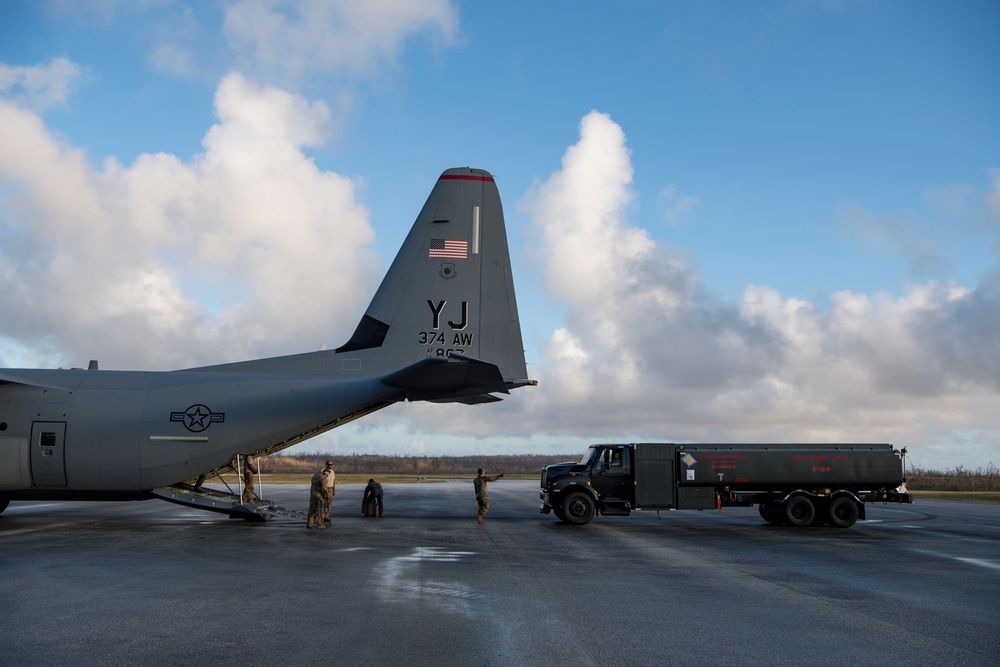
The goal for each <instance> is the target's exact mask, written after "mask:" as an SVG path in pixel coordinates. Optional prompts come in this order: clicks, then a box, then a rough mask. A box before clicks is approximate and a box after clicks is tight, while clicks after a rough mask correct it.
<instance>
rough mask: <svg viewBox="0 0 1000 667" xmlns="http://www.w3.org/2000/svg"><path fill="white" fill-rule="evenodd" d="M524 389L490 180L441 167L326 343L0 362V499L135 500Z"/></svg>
mask: <svg viewBox="0 0 1000 667" xmlns="http://www.w3.org/2000/svg"><path fill="white" fill-rule="evenodd" d="M533 384H535V383H534V381H532V380H529V379H528V377H527V370H526V368H525V361H524V350H523V346H522V341H521V328H520V322H519V321H518V315H517V303H516V301H515V297H514V283H513V277H512V274H511V266H510V253H509V250H508V247H507V235H506V229H505V227H504V219H503V210H502V207H501V204H500V195H499V192H498V190H497V187H496V184H495V182H494V179H493V177H492V176H491V175H490V174H489V173H488V172H485V171H482V170H478V169H468V168H460V169H449V170H447V171H445V172H444V173H443V174H442V175H441V177H440V178H439V179H438V181H437V184H436V185H435V186H434V189H433V190H432V192H431V195H430V197H428V199H427V203H426V204H424V207H423V209H422V210H421V212H420V214H419V215H418V216H417V219H416V221H415V222H414V224H413V227H412V228H411V230H410V232H409V234H408V235H407V237H406V240H405V241H404V242H403V246H402V248H401V249H400V251H399V254H398V255H397V256H396V258H395V260H394V261H393V263H392V265H391V266H390V268H389V271H388V273H387V274H386V276H385V278H384V280H383V281H382V284H381V285H380V287H379V288H378V291H377V292H376V293H375V296H374V298H373V299H372V301H371V304H370V305H369V306H368V309H367V311H366V312H365V314H364V317H363V318H362V320H361V322H360V323H359V324H358V326H357V329H356V330H355V333H354V335H353V336H352V337H351V339H350V340H349V341H348V342H347V343H346V344H344V345H342V346H341V347H339V348H337V349H336V350H323V351H319V352H310V353H305V354H297V355H291V356H285V357H275V358H269V359H258V360H253V361H243V362H237V363H229V364H222V365H218V366H207V367H201V368H194V369H187V370H180V371H168V372H154V371H101V370H93V369H92V370H45V369H41V370H37V369H36V370H29V369H3V370H0V503H2V504H4V505H5V504H6V501H9V500H18V499H74V498H76V499H126V498H147V497H150V494H149V492H150V491H151V490H152V489H155V488H158V487H164V486H169V485H171V484H176V483H179V482H182V481H184V480H189V479H192V478H194V477H196V476H197V475H199V474H201V473H207V472H210V471H213V470H217V469H221V468H225V467H227V466H229V465H230V463H231V461H232V460H233V457H234V456H235V455H236V454H238V453H241V454H266V453H272V452H276V451H280V450H282V449H284V448H286V447H290V446H292V445H294V444H297V443H299V442H302V441H303V440H306V439H308V438H310V437H313V436H315V435H318V434H320V433H323V432H324V431H327V430H329V429H331V428H335V427H336V426H339V425H341V424H344V423H346V422H349V421H352V420H354V419H357V418H359V417H363V416H365V415H367V414H370V413H372V412H374V411H376V410H379V409H381V408H383V407H386V406H387V405H390V404H392V403H395V402H398V401H403V400H410V401H415V400H429V401H440V402H463V403H469V404H476V403H488V402H492V401H496V400H499V399H498V398H497V397H496V396H494V395H493V394H495V393H508V392H509V390H510V389H512V388H516V387H522V386H527V385H533Z"/></svg>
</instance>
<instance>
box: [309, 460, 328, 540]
mask: <svg viewBox="0 0 1000 667" xmlns="http://www.w3.org/2000/svg"><path fill="white" fill-rule="evenodd" d="M329 474H330V473H328V472H327V471H326V470H323V471H320V472H318V473H316V474H315V475H313V476H312V481H311V482H310V483H309V518H308V519H307V520H306V528H307V529H308V528H312V527H313V526H316V527H317V528H326V526H325V525H323V507H324V506H327V505H326V490H325V488H326V477H327V475H329Z"/></svg>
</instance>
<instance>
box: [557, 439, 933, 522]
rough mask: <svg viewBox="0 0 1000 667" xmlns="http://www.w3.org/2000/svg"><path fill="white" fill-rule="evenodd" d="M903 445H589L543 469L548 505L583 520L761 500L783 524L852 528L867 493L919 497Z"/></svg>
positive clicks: (878, 497)
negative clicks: (576, 456)
mask: <svg viewBox="0 0 1000 667" xmlns="http://www.w3.org/2000/svg"><path fill="white" fill-rule="evenodd" d="M905 455H906V450H905V449H903V450H898V449H895V448H894V447H893V446H892V445H888V444H830V445H791V444H790V445H761V444H746V445H738V444H731V445H725V444H697V445H690V444H689V445H682V444H673V443H632V444H600V445H591V446H590V448H589V449H588V450H587V452H586V454H584V456H583V459H582V460H581V461H580V462H579V463H557V464H553V465H549V466H546V467H545V468H544V469H543V470H542V478H541V494H540V496H541V507H540V511H541V512H542V513H543V514H549V513H552V514H554V515H555V516H556V518H558V519H559V520H560V521H564V522H566V523H571V524H577V525H583V524H586V523H588V522H589V521H590V520H591V519H593V518H594V515H595V514H600V515H603V516H627V515H628V514H630V513H631V512H633V511H635V510H657V511H658V510H709V509H722V508H723V507H753V506H754V505H756V506H757V507H758V508H759V510H760V515H761V517H762V518H763V519H764V520H765V521H767V522H768V523H771V524H775V525H784V526H795V527H802V526H809V525H814V524H825V525H830V526H835V527H838V528H849V527H851V526H853V525H854V524H855V523H856V522H857V521H858V520H859V519H861V520H863V519H864V518H865V504H866V503H872V502H879V503H912V502H913V497H912V496H911V495H910V494H909V493H908V492H906V490H905V489H906V487H905V481H906V480H905V477H904V463H905Z"/></svg>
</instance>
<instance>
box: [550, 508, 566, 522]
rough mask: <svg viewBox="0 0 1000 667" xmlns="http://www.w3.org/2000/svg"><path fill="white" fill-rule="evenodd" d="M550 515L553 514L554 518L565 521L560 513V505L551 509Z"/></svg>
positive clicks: (564, 516) (561, 512)
mask: <svg viewBox="0 0 1000 667" xmlns="http://www.w3.org/2000/svg"><path fill="white" fill-rule="evenodd" d="M552 513H553V514H555V515H556V518H557V519H559V520H560V521H565V520H566V515H565V514H563V511H562V505H560V506H559V507H553V508H552Z"/></svg>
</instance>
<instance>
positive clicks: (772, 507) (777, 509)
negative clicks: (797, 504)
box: [758, 502, 782, 526]
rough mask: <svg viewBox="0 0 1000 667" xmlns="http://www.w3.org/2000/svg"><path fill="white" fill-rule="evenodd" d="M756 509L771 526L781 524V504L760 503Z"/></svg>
mask: <svg viewBox="0 0 1000 667" xmlns="http://www.w3.org/2000/svg"><path fill="white" fill-rule="evenodd" d="M758 510H759V511H760V517H761V518H762V519H764V521H767V522H768V523H769V524H771V525H772V526H780V525H781V524H782V520H781V505H779V504H778V503H771V502H766V503H761V504H760V506H759V507H758Z"/></svg>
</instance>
